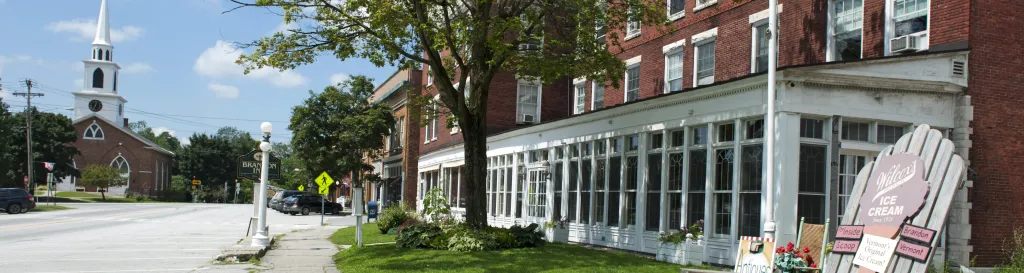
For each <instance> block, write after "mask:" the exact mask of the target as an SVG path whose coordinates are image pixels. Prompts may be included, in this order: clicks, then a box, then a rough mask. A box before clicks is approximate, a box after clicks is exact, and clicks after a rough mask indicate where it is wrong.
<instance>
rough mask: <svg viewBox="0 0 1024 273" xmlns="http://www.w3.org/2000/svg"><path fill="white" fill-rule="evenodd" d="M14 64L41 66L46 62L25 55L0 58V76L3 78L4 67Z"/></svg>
mask: <svg viewBox="0 0 1024 273" xmlns="http://www.w3.org/2000/svg"><path fill="white" fill-rule="evenodd" d="M15 63H22V64H34V65H43V64H45V63H46V62H44V61H43V60H42V59H39V58H34V57H32V56H27V55H15V56H0V76H3V74H4V66H6V65H8V64H15Z"/></svg>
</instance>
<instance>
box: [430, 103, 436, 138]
mask: <svg viewBox="0 0 1024 273" xmlns="http://www.w3.org/2000/svg"><path fill="white" fill-rule="evenodd" d="M431 107H433V108H434V113H437V102H436V101H435V102H434V103H432V104H431ZM430 128H431V130H430V140H431V141H434V140H437V117H435V118H432V119H430Z"/></svg>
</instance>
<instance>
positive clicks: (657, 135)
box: [644, 131, 665, 231]
mask: <svg viewBox="0 0 1024 273" xmlns="http://www.w3.org/2000/svg"><path fill="white" fill-rule="evenodd" d="M647 140H648V141H649V142H648V143H647V168H646V169H647V179H646V183H644V185H645V188H646V189H647V192H646V199H645V200H646V201H644V202H645V204H646V206H645V211H646V213H645V214H644V215H645V216H644V230H646V231H659V230H661V216H662V214H661V181H662V177H661V170H662V166H661V154H662V152H664V151H665V146H664V141H665V135H664V134H663V133H661V132H659V131H656V132H653V133H650V134H648V138H647Z"/></svg>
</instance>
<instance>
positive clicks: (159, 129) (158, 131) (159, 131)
mask: <svg viewBox="0 0 1024 273" xmlns="http://www.w3.org/2000/svg"><path fill="white" fill-rule="evenodd" d="M164 132H167V134H169V135H171V136H174V133H175V131H174V130H171V129H167V127H156V128H153V133H154V134H157V135H160V134H163V133H164Z"/></svg>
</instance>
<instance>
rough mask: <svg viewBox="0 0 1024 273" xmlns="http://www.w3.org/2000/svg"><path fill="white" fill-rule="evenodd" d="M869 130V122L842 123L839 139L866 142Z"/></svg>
mask: <svg viewBox="0 0 1024 273" xmlns="http://www.w3.org/2000/svg"><path fill="white" fill-rule="evenodd" d="M870 128H871V123H869V122H856V121H843V133H842V134H841V136H840V138H841V139H843V140H856V141H864V142H867V141H868V135H870V133H869V130H870Z"/></svg>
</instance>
